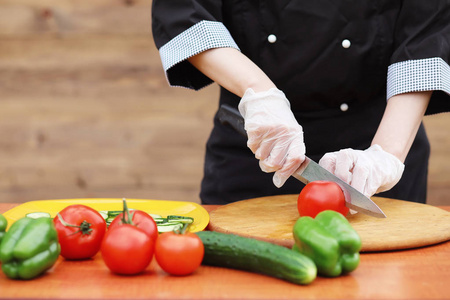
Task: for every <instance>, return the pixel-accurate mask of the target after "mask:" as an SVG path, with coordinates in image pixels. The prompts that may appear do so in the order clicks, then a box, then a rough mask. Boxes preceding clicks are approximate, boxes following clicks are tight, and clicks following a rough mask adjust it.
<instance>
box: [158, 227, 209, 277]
mask: <svg viewBox="0 0 450 300" xmlns="http://www.w3.org/2000/svg"><path fill="white" fill-rule="evenodd" d="M204 254H205V248H204V246H203V243H202V240H201V239H200V238H199V237H198V236H197V235H196V234H194V233H192V232H188V233H184V234H181V233H175V232H164V233H162V234H160V236H159V237H158V240H157V241H156V246H155V259H156V261H157V262H158V264H159V266H160V267H161V269H163V270H164V271H165V272H167V273H169V274H172V275H188V274H191V273H193V272H194V271H195V270H196V269H197V268H198V267H199V266H200V264H201V263H202V260H203V255H204Z"/></svg>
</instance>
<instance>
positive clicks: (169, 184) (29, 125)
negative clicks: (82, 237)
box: [0, 0, 450, 205]
mask: <svg viewBox="0 0 450 300" xmlns="http://www.w3.org/2000/svg"><path fill="white" fill-rule="evenodd" d="M150 16H151V0H122V1H119V0H96V1H90V0H76V1H74V0H40V1H34V0H3V1H1V2H0V136H1V139H0V202H25V201H31V200H40V199H61V198H89V197H95V198H98V197H100V198H102V197H113V198H121V197H128V198H145V199H167V200H180V201H192V202H199V198H198V193H199V184H200V180H201V177H202V164H203V155H204V144H205V141H206V139H207V137H208V134H209V131H210V129H211V127H212V116H213V114H214V111H215V109H216V106H217V95H218V87H217V86H216V85H211V86H209V87H207V88H205V89H203V90H201V91H199V92H194V91H190V90H186V89H183V88H169V87H168V85H167V82H166V80H165V77H164V73H163V72H162V67H161V63H160V60H159V56H158V52H157V50H156V48H155V46H154V44H153V40H152V37H151V23H150ZM426 122H427V127H428V131H429V133H430V137H431V139H432V147H433V159H432V164H431V167H430V191H429V203H432V204H447V205H450V200H449V197H448V196H447V195H449V193H450V175H449V174H450V163H449V158H450V156H449V151H448V149H449V146H450V139H449V137H448V133H447V130H448V128H450V127H449V125H450V118H449V116H448V115H441V116H436V117H432V118H427V120H426Z"/></svg>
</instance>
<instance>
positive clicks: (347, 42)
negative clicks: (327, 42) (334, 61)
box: [342, 39, 352, 49]
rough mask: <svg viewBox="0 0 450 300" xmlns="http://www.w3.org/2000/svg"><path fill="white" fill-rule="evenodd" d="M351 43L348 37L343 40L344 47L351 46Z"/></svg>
mask: <svg viewBox="0 0 450 300" xmlns="http://www.w3.org/2000/svg"><path fill="white" fill-rule="evenodd" d="M351 45H352V43H351V42H350V41H349V40H347V39H345V40H343V41H342V47H344V48H345V49H347V48H350V46H351Z"/></svg>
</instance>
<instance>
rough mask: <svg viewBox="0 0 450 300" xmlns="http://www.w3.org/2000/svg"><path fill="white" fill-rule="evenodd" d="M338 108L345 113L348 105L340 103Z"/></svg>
mask: <svg viewBox="0 0 450 300" xmlns="http://www.w3.org/2000/svg"><path fill="white" fill-rule="evenodd" d="M339 108H340V109H341V111H347V110H348V104H347V103H342V104H341V106H340V107H339Z"/></svg>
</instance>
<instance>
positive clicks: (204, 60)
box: [188, 48, 275, 97]
mask: <svg viewBox="0 0 450 300" xmlns="http://www.w3.org/2000/svg"><path fill="white" fill-rule="evenodd" d="M188 60H189V62H190V63H191V64H192V65H194V66H195V67H196V68H197V69H198V70H200V71H201V72H202V73H203V74H205V75H206V76H208V77H209V78H211V79H212V80H213V81H215V82H216V83H217V84H219V85H220V86H222V87H224V88H225V89H227V90H228V91H230V92H232V93H234V94H236V95H237V96H239V97H242V96H243V95H244V92H245V91H246V90H247V89H248V88H252V89H253V90H254V91H255V92H262V91H267V90H269V89H270V88H273V87H275V84H274V83H273V82H272V81H271V80H270V79H269V78H268V77H267V75H266V74H265V73H264V72H263V71H262V70H261V69H260V68H259V67H258V66H257V65H255V64H254V63H253V62H252V61H251V60H250V59H249V58H247V57H246V56H245V55H244V54H242V53H241V52H239V51H238V50H236V49H234V48H215V49H210V50H207V51H204V52H202V53H200V54H197V55H195V56H193V57H191V58H189V59H188Z"/></svg>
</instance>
